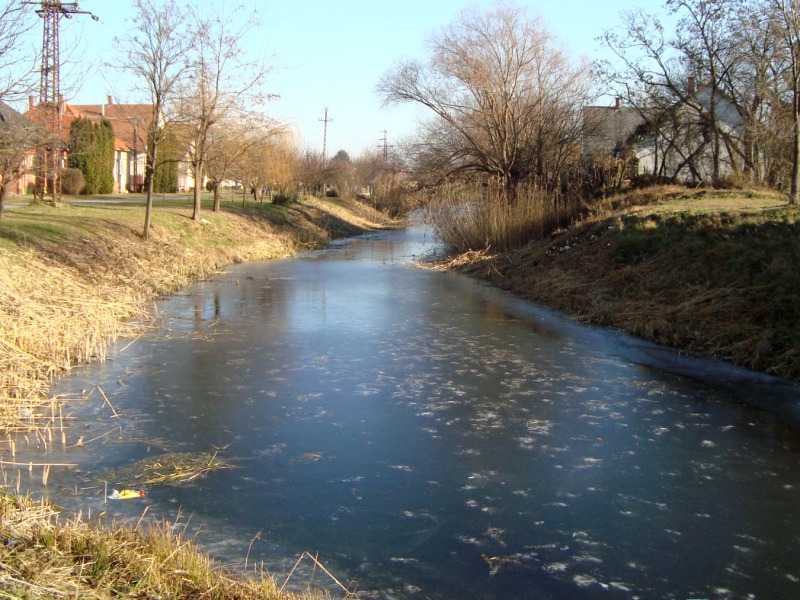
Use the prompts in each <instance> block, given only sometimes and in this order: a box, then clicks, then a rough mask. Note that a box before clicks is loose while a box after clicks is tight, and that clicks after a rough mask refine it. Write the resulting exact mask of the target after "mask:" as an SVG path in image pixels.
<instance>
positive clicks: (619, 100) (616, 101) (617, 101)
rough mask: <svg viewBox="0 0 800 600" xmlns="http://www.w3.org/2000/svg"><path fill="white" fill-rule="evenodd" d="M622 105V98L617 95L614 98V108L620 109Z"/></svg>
mask: <svg viewBox="0 0 800 600" xmlns="http://www.w3.org/2000/svg"><path fill="white" fill-rule="evenodd" d="M620 106H622V98H620V97H619V96H617V97H616V98H614V110H619V108H620Z"/></svg>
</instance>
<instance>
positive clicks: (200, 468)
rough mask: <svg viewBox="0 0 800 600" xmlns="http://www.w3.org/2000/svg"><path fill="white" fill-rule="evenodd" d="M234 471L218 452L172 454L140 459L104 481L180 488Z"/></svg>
mask: <svg viewBox="0 0 800 600" xmlns="http://www.w3.org/2000/svg"><path fill="white" fill-rule="evenodd" d="M232 468H234V465H233V462H231V461H230V460H227V459H224V458H222V457H221V456H219V453H218V452H171V453H167V454H161V455H159V456H155V457H152V458H146V459H143V460H140V461H138V462H136V463H134V464H132V465H129V466H126V467H123V468H122V469H118V470H116V471H114V472H113V473H108V474H107V475H105V477H104V478H105V479H106V480H108V481H110V482H113V483H115V484H120V485H127V484H131V485H136V486H139V485H179V484H182V483H188V482H191V481H195V480H197V479H200V478H201V477H204V476H206V475H208V474H209V473H211V472H213V471H219V470H222V469H232Z"/></svg>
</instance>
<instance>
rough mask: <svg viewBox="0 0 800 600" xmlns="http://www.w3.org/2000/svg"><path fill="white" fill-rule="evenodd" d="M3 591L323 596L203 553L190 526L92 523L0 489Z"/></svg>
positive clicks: (272, 599)
mask: <svg viewBox="0 0 800 600" xmlns="http://www.w3.org/2000/svg"><path fill="white" fill-rule="evenodd" d="M0 537H2V539H3V540H4V543H3V544H2V545H0V590H2V592H1V594H3V595H4V596H3V597H8V598H50V599H53V598H97V599H106V598H108V599H110V598H119V597H130V598H173V599H176V600H182V599H186V600H189V599H196V598H208V599H220V600H223V599H230V598H238V599H241V600H250V599H253V600H281V599H285V600H293V599H299V598H306V599H312V598H321V597H325V596H326V595H324V594H320V593H314V592H313V591H309V592H308V593H306V594H300V595H298V594H293V593H289V592H286V591H284V590H283V588H279V587H278V585H277V583H276V581H275V579H274V578H272V577H271V576H269V575H268V574H267V573H266V572H264V571H263V570H261V571H259V572H258V573H256V574H255V575H250V576H241V575H237V574H235V573H234V572H232V571H229V570H226V569H224V568H222V567H221V566H220V565H219V564H218V563H216V562H215V561H214V560H213V559H211V558H209V557H208V556H207V555H205V554H203V553H202V552H200V551H199V550H198V547H197V545H196V543H195V542H194V540H193V539H192V538H191V537H188V536H187V533H186V526H185V524H184V525H183V526H181V524H180V523H167V522H156V523H151V524H148V525H142V523H141V521H140V523H139V524H137V526H136V527H129V526H124V527H119V526H112V527H110V528H108V529H106V528H103V527H101V526H90V525H89V524H87V523H86V522H85V521H83V520H82V519H81V518H80V517H76V518H74V519H70V520H62V519H61V518H60V515H59V513H58V512H57V510H56V509H55V508H54V507H53V506H52V505H50V504H48V503H45V502H35V501H33V500H30V499H28V498H25V497H20V496H7V495H2V494H0Z"/></svg>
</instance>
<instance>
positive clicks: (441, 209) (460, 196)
mask: <svg viewBox="0 0 800 600" xmlns="http://www.w3.org/2000/svg"><path fill="white" fill-rule="evenodd" d="M577 208H578V207H577V205H576V204H575V203H573V202H572V201H570V200H568V199H566V198H561V197H558V196H555V195H551V194H546V193H544V192H542V191H540V190H537V189H533V188H530V189H520V190H519V191H518V193H517V196H516V197H515V198H514V199H513V200H510V199H508V198H507V197H506V196H505V195H504V194H503V192H502V190H500V189H498V188H496V187H492V186H489V187H481V186H472V187H458V188H454V187H448V188H445V189H443V190H441V193H437V194H436V195H435V196H434V197H432V199H431V202H430V204H429V205H428V218H429V220H430V222H431V224H432V226H433V229H434V231H435V232H436V234H437V235H438V236H439V238H440V239H442V240H443V241H444V242H445V244H447V245H448V246H450V247H451V248H452V249H454V250H455V251H457V252H467V251H470V250H473V251H474V250H484V249H492V250H493V251H506V250H512V249H515V248H519V247H520V246H523V245H525V244H526V243H528V242H529V241H530V240H531V239H534V238H537V237H542V236H545V235H547V234H549V233H550V232H551V231H553V230H555V229H557V228H559V227H561V226H563V225H565V224H568V223H569V222H570V221H572V220H573V219H574V218H575V216H576V215H577V212H576V211H577Z"/></svg>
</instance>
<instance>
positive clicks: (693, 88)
mask: <svg viewBox="0 0 800 600" xmlns="http://www.w3.org/2000/svg"><path fill="white" fill-rule="evenodd" d="M687 86H688V90H687V91H688V92H689V95H690V96H691V95H692V94H694V93H695V92H696V91H697V86H696V85H695V79H694V77H693V76H690V77H689V80H688V81H687Z"/></svg>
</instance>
